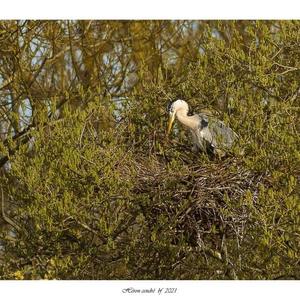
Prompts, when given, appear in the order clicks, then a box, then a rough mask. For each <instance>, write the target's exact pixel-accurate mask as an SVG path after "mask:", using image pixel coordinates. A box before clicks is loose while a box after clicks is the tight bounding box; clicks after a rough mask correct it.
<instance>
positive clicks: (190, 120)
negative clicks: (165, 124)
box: [176, 109, 197, 129]
mask: <svg viewBox="0 0 300 300" xmlns="http://www.w3.org/2000/svg"><path fill="white" fill-rule="evenodd" d="M176 116H177V119H178V120H179V122H180V123H182V124H183V125H184V126H186V127H188V128H190V129H195V128H196V127H197V120H196V118H195V116H188V115H187V111H185V110H181V109H180V110H178V111H177V112H176Z"/></svg>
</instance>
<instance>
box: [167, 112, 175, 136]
mask: <svg viewBox="0 0 300 300" xmlns="http://www.w3.org/2000/svg"><path fill="white" fill-rule="evenodd" d="M174 120H175V114H172V115H170V117H169V122H168V130H167V134H170V131H171V129H172V125H173V122H174Z"/></svg>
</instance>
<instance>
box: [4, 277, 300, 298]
mask: <svg viewBox="0 0 300 300" xmlns="http://www.w3.org/2000/svg"><path fill="white" fill-rule="evenodd" d="M130 287H132V288H134V289H135V290H138V289H140V290H142V289H150V288H152V289H155V292H154V293H151V294H142V293H127V292H124V291H125V290H126V289H127V288H130ZM166 288H177V292H176V293H174V294H165V293H163V291H164V290H165V289H166ZM0 289H1V299H13V300H14V299H22V300H40V299H43V300H48V299H49V300H53V299H72V300H77V299H78V300H89V299H157V298H159V299H209V300H214V299H218V300H220V299H222V300H241V299H243V300H248V299H249V300H253V299H272V300H282V299H296V297H297V295H299V281H183V280H181V281H178V280H175V281H171V280H170V281H167V280H164V281H137V280H131V281H125V280H119V281H41V280H40V281H1V282H0ZM158 289H163V291H162V293H161V294H159V293H158Z"/></svg>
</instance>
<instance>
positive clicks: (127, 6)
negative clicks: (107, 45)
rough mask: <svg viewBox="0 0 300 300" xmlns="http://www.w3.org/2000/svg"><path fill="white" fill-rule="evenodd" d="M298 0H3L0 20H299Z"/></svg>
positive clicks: (299, 5)
mask: <svg viewBox="0 0 300 300" xmlns="http://www.w3.org/2000/svg"><path fill="white" fill-rule="evenodd" d="M299 18H300V1H299V0H284V1H283V0H248V1H246V0H205V1H204V0H49V1H47V0H6V1H2V3H1V9H0V19H299Z"/></svg>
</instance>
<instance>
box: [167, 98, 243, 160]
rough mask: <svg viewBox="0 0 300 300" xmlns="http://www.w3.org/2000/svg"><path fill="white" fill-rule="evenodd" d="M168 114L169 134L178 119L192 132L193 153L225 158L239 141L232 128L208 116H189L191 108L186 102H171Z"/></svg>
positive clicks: (203, 114) (200, 114)
mask: <svg viewBox="0 0 300 300" xmlns="http://www.w3.org/2000/svg"><path fill="white" fill-rule="evenodd" d="M168 112H169V123H168V129H167V134H169V133H170V131H171V129H172V124H173V122H174V120H175V117H176V118H177V119H178V121H179V122H180V123H182V124H183V125H184V126H185V127H187V128H188V129H189V130H190V132H191V135H192V140H193V148H192V150H193V152H199V151H202V152H206V153H213V154H215V155H218V156H223V155H225V153H226V152H227V151H228V150H229V149H230V148H231V147H232V145H233V143H234V141H235V140H236V139H237V134H236V133H235V132H234V131H233V130H232V129H231V128H229V127H228V126H226V125H225V124H224V123H223V122H222V121H220V120H218V119H216V118H214V117H212V116H209V115H208V114H205V113H199V114H194V115H191V116H190V115H188V112H189V106H188V104H187V102H185V101H184V100H176V101H174V102H171V103H170V104H169V105H168Z"/></svg>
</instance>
